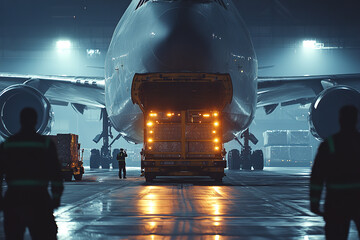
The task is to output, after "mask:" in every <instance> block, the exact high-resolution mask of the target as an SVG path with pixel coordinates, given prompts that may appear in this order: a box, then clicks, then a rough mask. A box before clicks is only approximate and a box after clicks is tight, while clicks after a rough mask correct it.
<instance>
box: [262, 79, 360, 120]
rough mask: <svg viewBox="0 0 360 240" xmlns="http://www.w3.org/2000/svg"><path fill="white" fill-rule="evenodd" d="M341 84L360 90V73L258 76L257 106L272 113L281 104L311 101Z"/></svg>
mask: <svg viewBox="0 0 360 240" xmlns="http://www.w3.org/2000/svg"><path fill="white" fill-rule="evenodd" d="M339 85H341V86H343V85H345V86H348V87H351V88H354V89H356V90H357V91H360V74H340V75H318V76H301V77H293V76H291V77H258V93H257V95H258V103H257V106H258V107H264V109H265V111H266V113H267V114H270V113H271V112H272V111H274V110H275V108H276V107H277V106H278V105H279V104H280V105H282V106H287V105H292V104H297V103H300V104H306V103H311V102H313V101H314V99H315V97H316V96H318V94H319V93H321V92H322V91H323V90H325V89H328V88H331V87H335V86H339Z"/></svg>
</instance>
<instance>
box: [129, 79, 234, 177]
mask: <svg viewBox="0 0 360 240" xmlns="http://www.w3.org/2000/svg"><path fill="white" fill-rule="evenodd" d="M131 91H132V92H131V94H132V100H133V102H134V103H136V104H138V105H139V106H140V108H141V110H142V112H143V116H144V128H143V129H144V145H143V149H142V152H141V169H142V173H143V175H144V176H145V179H146V181H147V182H151V181H153V179H155V178H156V177H158V176H209V177H211V178H213V179H214V180H215V181H222V178H223V177H224V176H225V173H224V169H225V168H226V159H225V155H226V152H225V149H224V144H223V135H222V134H223V118H222V111H223V109H224V107H225V106H226V105H228V104H229V103H230V102H231V99H232V83H231V79H230V76H229V75H228V74H208V73H151V74H135V77H134V79H133V83H132V90H131Z"/></svg>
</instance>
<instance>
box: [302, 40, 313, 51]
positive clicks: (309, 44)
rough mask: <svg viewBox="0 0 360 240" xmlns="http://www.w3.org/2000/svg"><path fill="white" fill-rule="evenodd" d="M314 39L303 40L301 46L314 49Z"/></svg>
mask: <svg viewBox="0 0 360 240" xmlns="http://www.w3.org/2000/svg"><path fill="white" fill-rule="evenodd" d="M315 44H316V41H315V40H304V41H303V48H308V49H314V48H315Z"/></svg>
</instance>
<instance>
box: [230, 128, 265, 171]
mask: <svg viewBox="0 0 360 240" xmlns="http://www.w3.org/2000/svg"><path fill="white" fill-rule="evenodd" d="M241 138H244V143H241V142H240V140H239V139H238V138H237V137H235V138H234V139H235V141H237V142H238V143H239V144H240V146H241V152H239V151H238V150H237V149H233V150H231V151H230V152H229V154H228V161H229V169H234V170H238V169H240V168H241V169H242V170H248V171H249V170H252V169H253V170H263V169H264V156H263V151H262V150H255V151H252V149H251V147H250V145H249V141H251V142H252V143H253V144H257V142H258V140H257V139H256V137H255V136H254V135H253V134H251V133H250V132H249V129H246V131H245V132H243V133H242V134H241ZM230 166H231V167H230Z"/></svg>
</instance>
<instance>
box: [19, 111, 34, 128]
mask: <svg viewBox="0 0 360 240" xmlns="http://www.w3.org/2000/svg"><path fill="white" fill-rule="evenodd" d="M20 123H21V127H22V129H31V130H33V129H35V126H36V123H37V113H36V111H35V109H33V108H30V107H27V108H24V109H23V110H21V112H20Z"/></svg>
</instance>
